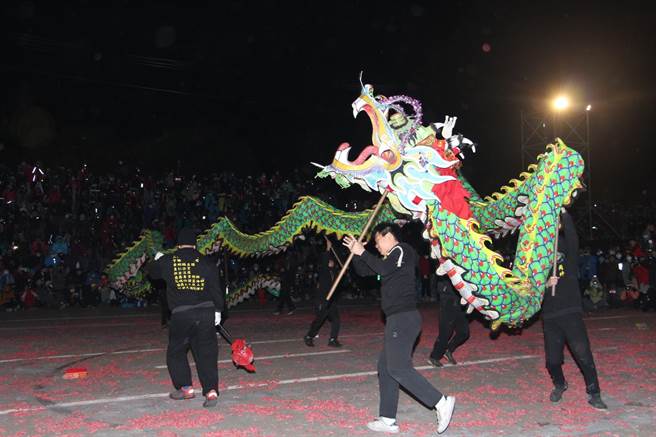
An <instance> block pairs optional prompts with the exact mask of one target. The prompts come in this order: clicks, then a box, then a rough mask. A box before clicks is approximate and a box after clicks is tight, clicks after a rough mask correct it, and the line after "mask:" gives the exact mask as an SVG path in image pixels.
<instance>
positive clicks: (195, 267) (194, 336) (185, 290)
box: [150, 229, 224, 407]
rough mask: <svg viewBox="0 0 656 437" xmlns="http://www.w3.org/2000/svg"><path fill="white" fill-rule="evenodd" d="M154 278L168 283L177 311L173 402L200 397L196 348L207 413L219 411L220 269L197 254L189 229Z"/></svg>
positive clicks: (169, 357) (171, 358)
mask: <svg viewBox="0 0 656 437" xmlns="http://www.w3.org/2000/svg"><path fill="white" fill-rule="evenodd" d="M155 259H156V261H155V263H154V265H153V266H152V268H151V272H150V274H151V276H152V277H153V278H161V279H163V280H164V281H166V298H167V301H168V305H169V309H170V310H171V320H170V322H169V344H168V348H167V350H166V366H167V367H168V370H169V374H170V376H171V381H172V382H173V386H174V387H175V391H173V392H172V393H171V394H170V395H169V396H170V397H171V399H175V400H182V399H191V398H193V397H194V389H193V387H192V383H191V369H190V367H189V362H188V361H187V352H188V350H189V348H191V352H192V354H193V355H194V360H195V362H196V369H197V370H198V378H199V379H200V383H201V385H202V387H203V395H204V396H205V402H204V403H203V406H204V407H213V406H216V404H217V402H218V396H219V395H218V393H219V372H218V366H217V359H218V353H219V348H218V344H217V340H216V325H218V324H219V323H220V322H221V312H222V311H223V308H224V295H223V287H222V285H221V280H220V278H219V270H218V268H217V267H216V266H215V265H214V264H213V263H212V262H211V261H210V259H209V258H207V257H205V256H203V255H201V254H200V253H199V252H198V251H197V250H196V232H194V231H193V230H191V229H183V230H181V231H180V234H179V235H178V246H177V248H176V251H175V252H173V253H172V254H168V255H162V254H161V253H158V254H157V255H156V256H155Z"/></svg>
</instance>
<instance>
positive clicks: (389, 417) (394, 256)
mask: <svg viewBox="0 0 656 437" xmlns="http://www.w3.org/2000/svg"><path fill="white" fill-rule="evenodd" d="M363 234H364V232H363ZM373 234H374V241H375V244H376V249H378V252H380V254H381V255H382V256H383V258H382V259H381V258H378V257H376V256H374V255H372V254H371V253H369V252H367V251H366V250H365V248H364V246H363V245H362V243H361V242H360V241H358V240H356V239H355V238H354V237H353V236H351V235H348V236H346V237H344V243H343V244H344V246H346V247H348V249H349V250H350V251H351V255H353V256H352V257H349V259H351V258H352V259H353V260H354V267H355V269H356V272H357V273H358V274H360V275H376V274H377V275H380V276H381V295H382V301H381V307H382V310H383V312H384V313H385V317H386V324H385V336H384V343H383V350H382V352H381V354H380V357H379V359H378V386H379V391H380V407H379V414H380V416H379V417H378V418H377V419H376V420H374V421H373V422H369V423H368V424H367V427H368V428H369V429H371V430H373V431H380V432H389V433H397V432H399V426H398V425H397V424H396V413H397V408H398V403H399V387H400V386H403V388H404V389H405V390H407V391H408V392H409V393H410V394H412V396H414V397H415V398H416V399H418V400H419V401H420V402H421V403H423V404H424V405H426V406H427V407H428V408H435V411H436V414H437V432H438V433H443V432H444V431H445V430H446V428H447V427H448V426H449V422H450V421H451V415H452V414H453V408H454V406H455V397H453V396H444V395H442V393H440V392H439V391H438V390H437V389H436V388H435V387H433V386H432V385H431V383H430V382H428V380H426V378H424V377H423V376H422V375H421V374H420V373H419V372H417V370H416V369H415V368H414V367H413V364H412V349H413V346H414V343H415V341H416V339H417V336H418V335H419V332H420V331H421V315H420V314H419V311H417V298H416V292H415V283H416V277H415V275H416V273H415V270H416V267H417V254H416V253H415V251H414V249H413V248H412V247H411V246H409V245H408V244H405V243H401V242H400V239H399V238H400V237H399V228H398V226H396V225H394V224H392V223H381V224H379V225H378V226H376V228H375V229H374V232H373ZM346 264H348V261H347V263H346Z"/></svg>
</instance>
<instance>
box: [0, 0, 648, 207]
mask: <svg viewBox="0 0 656 437" xmlns="http://www.w3.org/2000/svg"><path fill="white" fill-rule="evenodd" d="M101 4H104V5H105V6H101ZM192 5H193V6H192ZM0 8H1V12H2V22H1V28H2V30H1V32H2V41H1V44H2V46H1V49H2V52H1V55H0V56H1V57H2V61H1V67H0V96H1V100H0V111H1V112H0V115H1V120H0V121H1V125H0V140H1V141H2V150H0V161H2V162H4V163H14V162H20V161H21V160H26V161H28V162H35V161H36V160H41V161H42V162H43V164H44V166H46V167H47V166H49V165H56V164H65V165H79V164H80V163H81V162H88V163H89V164H90V165H92V166H95V168H96V170H103V171H104V170H111V169H112V167H113V166H114V165H115V163H116V162H117V161H118V160H119V159H123V160H127V161H129V162H131V163H134V165H138V166H141V167H144V168H146V169H149V170H150V171H153V172H163V171H167V170H168V169H171V168H176V166H177V167H179V170H180V171H181V172H186V173H191V172H207V171H211V170H228V169H230V170H235V171H238V172H243V173H250V174H257V173H259V172H261V171H273V170H280V171H281V172H287V171H289V170H291V169H294V168H301V169H303V170H304V171H307V172H308V177H311V175H312V174H313V173H314V169H313V168H312V167H311V166H310V165H309V162H310V161H315V162H320V163H329V162H330V161H331V160H332V156H333V153H334V151H335V149H336V147H337V146H338V144H339V143H340V142H342V141H349V142H351V144H352V145H353V146H354V150H353V151H352V152H351V153H352V154H353V155H355V153H357V152H358V151H359V150H360V149H361V148H362V147H364V146H365V145H367V144H369V142H370V135H371V128H370V125H369V121H368V120H367V118H366V117H365V116H361V117H359V118H358V119H357V120H354V119H353V118H352V115H351V107H350V104H351V102H352V101H353V100H354V99H355V98H356V97H357V95H358V94H359V83H358V74H359V72H360V70H364V78H365V81H366V82H368V83H371V84H373V85H374V87H375V90H376V92H377V93H380V94H384V95H388V96H389V95H395V94H407V95H410V96H413V97H415V98H418V99H419V100H421V101H422V102H423V105H424V121H425V122H432V121H442V120H443V119H444V116H445V115H447V114H448V115H455V116H458V123H457V125H456V131H457V132H462V133H463V134H465V136H467V137H469V138H471V139H473V140H474V141H476V142H477V143H479V148H478V151H479V153H478V154H477V155H474V156H470V157H468V158H467V160H466V161H465V172H466V174H467V176H468V177H469V179H470V180H471V181H472V183H473V184H474V186H475V187H476V188H478V189H479V191H480V192H481V193H484V194H485V193H489V192H490V191H493V190H495V189H498V187H499V186H500V185H501V184H503V183H505V182H506V181H507V180H508V179H510V178H511V177H516V176H517V174H518V173H519V171H520V170H521V153H520V145H521V141H520V115H519V114H520V111H521V110H525V111H529V110H530V111H535V110H543V109H546V108H547V105H548V99H550V98H551V97H552V96H553V95H554V94H555V93H556V92H558V91H563V90H564V91H567V92H569V93H570V94H571V96H572V99H573V105H574V107H575V108H576V110H577V111H583V108H584V107H585V106H586V105H587V104H588V103H589V104H591V105H592V108H593V109H592V111H591V113H590V120H591V145H592V160H591V162H592V164H593V174H594V184H595V191H594V192H595V196H597V197H599V198H608V199H616V198H624V197H631V198H634V200H638V199H639V198H641V197H642V198H644V197H645V196H647V197H649V198H653V197H654V194H653V193H654V191H653V189H652V188H651V184H652V181H653V178H654V170H655V168H656V166H655V165H654V158H655V153H654V141H653V136H654V130H655V129H654V121H655V115H656V105H655V102H656V85H655V83H654V77H655V76H656V75H655V74H654V73H655V72H654V53H656V50H655V49H656V37H655V35H656V33H655V32H654V31H653V30H652V27H653V25H654V22H656V20H655V18H656V16H655V15H654V14H653V13H652V12H650V10H651V9H653V8H651V7H650V6H649V3H648V2H644V3H638V2H636V3H632V2H626V1H625V2H613V3H602V2H559V1H550V2H514V1H502V2H493V1H453V2H448V3H445V4H441V3H440V2H421V1H409V2H373V1H371V2H369V1H343V2H338V1H332V2H321V1H307V2H297V1H275V2H274V1H269V2H267V1H235V2H230V1H219V2H179V4H178V3H176V2H170V1H161V2H153V1H146V2H136V1H117V2H104V3H103V2H96V1H82V0H78V1H70V2H56V1H26V0H23V1H18V0H6V1H4V2H3V4H2V6H0ZM573 110H574V109H573Z"/></svg>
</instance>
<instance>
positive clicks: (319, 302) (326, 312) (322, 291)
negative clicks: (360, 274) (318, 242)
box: [303, 236, 342, 347]
mask: <svg viewBox="0 0 656 437" xmlns="http://www.w3.org/2000/svg"><path fill="white" fill-rule="evenodd" d="M324 238H325V240H326V250H325V251H324V252H323V253H322V254H321V255H320V256H319V261H318V263H317V265H318V268H319V284H317V287H318V288H317V293H316V296H315V303H316V317H315V318H314V320H313V321H312V324H311V325H310V329H309V330H308V332H307V334H306V335H305V337H304V338H303V341H304V342H305V344H306V345H307V346H314V336H315V335H317V333H318V332H319V329H321V326H322V325H323V323H324V322H325V321H326V319H328V320H329V321H330V339H329V340H328V346H332V347H341V346H342V344H341V343H340V342H339V341H338V340H337V336H338V335H339V326H340V325H339V310H338V308H337V299H336V298H335V297H333V298H332V299H331V300H329V301H327V300H326V294H327V292H328V290H330V286H331V284H332V283H333V281H334V279H335V276H336V266H335V260H334V259H333V258H332V257H331V255H330V252H331V251H332V253H333V256H334V257H335V258H336V259H337V260H338V261H339V257H337V254H336V253H335V250H334V249H333V245H332V243H331V242H330V240H329V239H328V237H326V236H324Z"/></svg>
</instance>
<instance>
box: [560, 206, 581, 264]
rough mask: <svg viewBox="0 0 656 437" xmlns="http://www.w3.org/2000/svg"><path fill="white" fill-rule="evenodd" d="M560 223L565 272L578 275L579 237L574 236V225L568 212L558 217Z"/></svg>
mask: <svg viewBox="0 0 656 437" xmlns="http://www.w3.org/2000/svg"><path fill="white" fill-rule="evenodd" d="M560 222H561V223H562V225H563V234H565V235H564V236H565V246H566V247H564V248H563V249H565V253H566V255H567V256H566V263H567V265H566V266H565V272H568V273H573V274H577V275H578V267H579V237H578V235H577V234H576V225H575V224H574V220H573V219H572V216H571V215H570V214H569V213H568V212H563V213H562V214H561V215H560Z"/></svg>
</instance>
